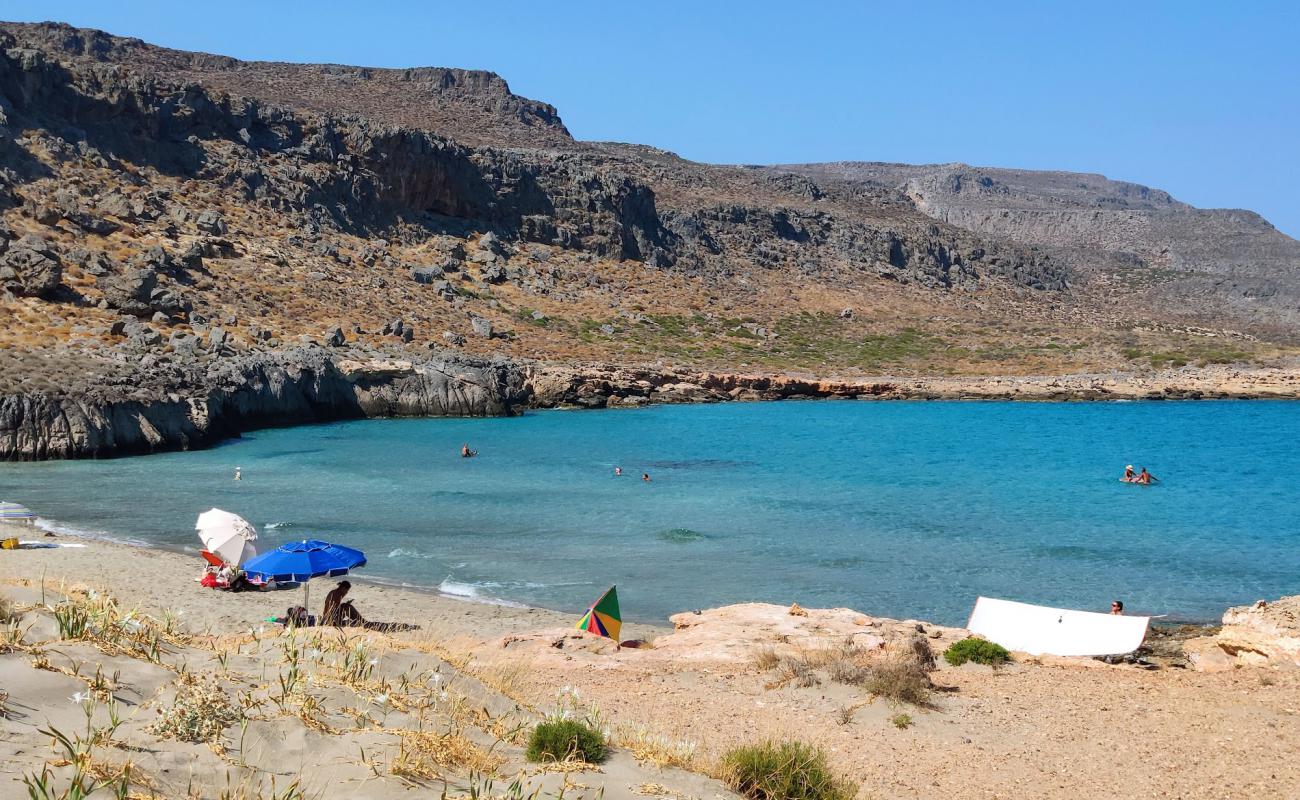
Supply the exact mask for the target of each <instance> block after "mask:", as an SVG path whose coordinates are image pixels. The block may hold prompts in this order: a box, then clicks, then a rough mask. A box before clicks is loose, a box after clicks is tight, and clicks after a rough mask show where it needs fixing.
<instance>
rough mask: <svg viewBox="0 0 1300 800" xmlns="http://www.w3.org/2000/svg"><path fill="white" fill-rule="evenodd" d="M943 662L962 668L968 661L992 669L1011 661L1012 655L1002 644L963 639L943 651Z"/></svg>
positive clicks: (985, 640) (986, 640)
mask: <svg viewBox="0 0 1300 800" xmlns="http://www.w3.org/2000/svg"><path fill="white" fill-rule="evenodd" d="M943 660H944V661H947V662H948V663H949V664H952V665H953V666H954V667H960V666H961V665H962V664H965V663H966V662H967V661H974V662H975V663H976V664H985V665H988V666H990V667H996V666H998V665H999V664H1005V663H1007V662H1008V661H1010V660H1011V654H1010V653H1009V652H1007V649H1006V648H1005V647H1003V646H1002V645H1000V644H994V643H993V642H990V641H989V640H988V639H975V638H970V639H962V640H961V641H960V642H956V643H954V644H953V645H952V646H951V647H949V648H948V649H947V650H944V651H943Z"/></svg>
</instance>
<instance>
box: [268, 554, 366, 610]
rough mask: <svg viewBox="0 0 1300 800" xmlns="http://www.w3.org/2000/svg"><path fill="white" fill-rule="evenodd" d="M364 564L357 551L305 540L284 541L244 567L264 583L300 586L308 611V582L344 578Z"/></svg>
mask: <svg viewBox="0 0 1300 800" xmlns="http://www.w3.org/2000/svg"><path fill="white" fill-rule="evenodd" d="M365 565H366V554H365V553H363V552H361V551H360V550H354V549H352V548H351V547H344V546H343V545H341V544H330V543H329V542H322V541H321V540H319V539H304V540H302V541H300V542H287V543H285V544H282V545H280V546H279V547H277V548H275V549H274V550H269V551H267V552H265V553H262V554H261V555H260V556H256V557H254V558H252V559H249V560H248V561H247V562H246V563H245V564H244V572H245V573H246V574H248V575H249V576H250V577H252V578H256V579H259V580H263V581H276V582H277V583H287V582H290V581H293V582H296V583H301V584H302V585H303V594H302V604H303V607H304V608H308V609H310V606H308V605H307V602H308V599H309V597H310V596H309V595H308V594H307V587H308V581H310V580H311V579H312V578H327V577H334V576H336V575H346V574H347V573H348V570H352V569H356V568H357V567H364V566H365Z"/></svg>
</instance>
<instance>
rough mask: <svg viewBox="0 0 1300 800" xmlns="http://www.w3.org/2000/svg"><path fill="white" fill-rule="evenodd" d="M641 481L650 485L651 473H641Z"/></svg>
mask: <svg viewBox="0 0 1300 800" xmlns="http://www.w3.org/2000/svg"><path fill="white" fill-rule="evenodd" d="M641 480H643V481H645V482H646V483H649V482H650V473H648V472H642V473H641Z"/></svg>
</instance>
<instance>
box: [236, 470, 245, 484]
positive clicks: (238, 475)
mask: <svg viewBox="0 0 1300 800" xmlns="http://www.w3.org/2000/svg"><path fill="white" fill-rule="evenodd" d="M243 479H244V473H243V467H235V480H237V481H242V480H243Z"/></svg>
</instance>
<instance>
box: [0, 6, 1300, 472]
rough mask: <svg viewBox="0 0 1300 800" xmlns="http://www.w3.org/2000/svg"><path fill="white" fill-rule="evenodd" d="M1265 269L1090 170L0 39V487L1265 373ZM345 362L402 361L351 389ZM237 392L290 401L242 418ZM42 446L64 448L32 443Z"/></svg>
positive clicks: (1268, 312)
mask: <svg viewBox="0 0 1300 800" xmlns="http://www.w3.org/2000/svg"><path fill="white" fill-rule="evenodd" d="M1296 252H1297V243H1296V242H1295V241H1294V240H1291V239H1289V238H1287V237H1285V236H1283V235H1281V234H1280V233H1278V232H1276V231H1275V230H1273V229H1272V228H1271V227H1269V226H1268V225H1267V223H1265V222H1263V220H1261V219H1259V218H1258V217H1257V216H1255V215H1253V214H1250V213H1248V212H1219V211H1200V210H1197V209H1192V208H1190V207H1188V206H1185V205H1183V204H1180V203H1177V202H1176V201H1174V200H1173V199H1172V198H1170V197H1168V195H1166V194H1164V193H1162V192H1159V191H1156V190H1150V189H1146V188H1145V187H1139V186H1135V185H1132V184H1119V183H1115V182H1110V181H1106V180H1105V179H1104V178H1100V177H1098V176H1078V175H1068V174H1064V173H1030V172H1012V171H1006V170H984V169H974V168H969V167H963V166H960V165H950V166H944V167H908V166H902V165H882V164H829V165H802V166H784V167H746V166H721V165H707V164H698V163H693V162H689V161H686V160H684V159H681V158H679V157H677V156H675V155H673V154H672V153H668V152H665V151H662V150H656V149H654V148H650V147H644V146H637V145H628V144H614V143H593V142H579V141H575V140H574V139H573V138H572V137H571V136H570V134H569V132H568V131H567V130H566V129H565V127H564V125H563V123H562V121H561V120H560V117H559V115H558V113H557V112H556V110H555V109H554V108H553V107H551V106H549V105H546V104H545V103H541V102H537V101H534V100H529V99H527V98H522V97H519V96H517V95H514V94H513V93H511V92H510V91H509V88H508V86H507V85H506V83H505V81H504V80H502V79H501V78H499V77H498V76H496V75H492V74H490V73H483V72H470V71H465V70H456V69H444V68H424V67H422V68H413V69H408V70H390V69H372V68H365V67H343V66H336V65H294V64H279V63H269V62H241V61H238V60H235V59H232V58H228V57H225V56H216V55H208V54H202V53H185V52H180V51H175V50H168V49H164V48H159V47H154V46H152V45H148V44H146V43H144V42H141V41H139V40H136V39H124V38H120V37H115V36H111V35H109V34H106V33H103V32H100V31H91V30H78V29H74V28H71V27H68V26H66V25H59V24H39V25H28V24H12V23H3V24H0V315H2V316H3V317H4V319H5V323H6V324H5V325H3V326H0V365H2V366H3V367H4V368H3V369H0V408H3V409H5V412H4V413H3V414H0V442H2V441H9V442H18V441H20V440H21V441H24V442H27V443H28V444H26V445H23V446H18V445H13V446H11V447H9V448H8V449H5V450H3V451H0V454H3V455H5V456H7V457H16V456H17V457H34V456H38V455H42V454H45V455H61V454H62V455H89V454H106V453H111V452H119V451H122V450H129V449H134V450H138V449H148V448H150V447H155V446H187V445H191V444H197V443H202V442H203V441H207V440H209V439H210V438H212V437H213V436H216V435H223V434H225V433H229V432H231V431H234V430H238V429H239V427H240V425H242V424H268V423H274V422H288V421H294V420H295V419H306V418H323V417H329V416H346V415H356V414H376V413H507V412H509V411H511V410H512V409H515V408H517V407H519V406H521V405H523V404H527V403H528V402H534V399H535V398H537V397H541V396H547V397H552V398H555V397H561V398H567V397H576V396H577V395H576V394H575V392H576V391H577V390H576V389H574V388H573V387H572V386H571V387H569V388H568V389H565V388H563V387H561V388H559V389H556V388H555V387H554V386H552V387H551V388H550V389H548V390H546V391H538V388H537V387H536V386H531V385H529V384H528V381H529V380H530V378H529V376H530V375H537V374H542V373H546V374H548V375H552V376H553V375H554V371H553V369H551V367H553V366H554V365H556V364H559V365H578V366H575V367H574V374H575V375H577V374H591V371H592V369H596V371H597V372H599V371H600V370H601V369H605V367H615V368H616V367H618V366H620V365H621V366H632V367H636V369H633V370H630V371H622V372H620V371H618V370H617V369H614V371H613V373H611V374H618V375H627V376H633V375H634V376H636V377H635V378H630V380H635V381H639V382H644V383H646V386H650V387H654V388H656V389H657V388H659V387H662V386H671V385H675V384H678V383H683V381H684V379H683V375H684V374H689V373H690V372H691V371H692V370H694V371H695V372H705V371H710V370H711V371H714V372H726V373H745V374H748V375H751V376H753V375H771V374H778V373H780V374H787V375H788V374H795V375H801V376H805V378H807V377H818V378H828V377H842V378H847V379H854V378H858V377H863V376H872V375H881V374H901V375H913V376H915V375H925V374H966V375H994V374H1002V375H1008V374H1011V375H1016V374H1029V373H1039V374H1044V373H1046V374H1066V373H1081V372H1090V371H1099V370H1113V369H1116V368H1120V369H1126V370H1134V369H1137V370H1150V369H1156V368H1167V367H1179V366H1183V365H1197V364H1200V365H1206V364H1226V363H1236V362H1257V363H1260V364H1263V365H1266V366H1267V365H1270V364H1278V363H1282V362H1286V361H1287V359H1289V358H1291V357H1292V356H1293V354H1294V350H1293V349H1292V348H1293V345H1294V343H1295V342H1296V340H1297V335H1298V332H1300V320H1297V314H1298V313H1300V311H1298V310H1297V308H1298V306H1297V297H1300V293H1298V292H1297V280H1298V279H1297V275H1298V274H1300V267H1298V265H1300V259H1297V256H1296ZM303 345H309V346H323V347H325V348H328V352H329V353H330V354H331V355H329V356H328V360H329V361H330V363H329V364H328V365H327V364H317V363H315V362H313V363H310V364H307V365H304V364H303V363H302V361H301V357H300V356H297V355H293V354H292V352H291V351H292V349H293V348H296V347H300V346H303ZM312 352H317V351H315V350H313V351H312ZM313 358H315V356H313ZM349 359H351V360H352V361H355V362H358V363H360V362H365V363H371V362H375V361H380V362H382V361H383V360H384V359H396V360H398V361H401V362H403V363H407V364H408V365H409V364H415V365H418V366H417V367H409V366H408V367H404V368H402V369H400V370H398V371H397V372H398V373H400V374H387V373H385V371H384V370H382V369H380V370H379V372H378V373H374V372H373V371H370V372H367V371H366V370H362V371H361V373H358V374H363V375H364V376H365V377H364V379H363V380H362V382H361V384H360V385H361V389H357V386H358V384H357V383H356V382H355V381H354V382H347V380H346V378H345V377H340V376H342V375H344V373H345V372H346V370H343V369H341V368H340V366H339V365H340V363H341V362H342V361H345V360H349ZM538 364H543V365H546V364H549V365H551V367H546V368H545V369H543V368H540V367H537V365H538ZM596 365H604V366H603V367H597V366H596ZM412 369H414V370H415V372H417V373H418V374H419V375H433V374H443V375H446V374H457V375H461V376H462V377H464V376H465V375H469V376H470V377H468V378H465V379H464V381H462V383H460V384H458V383H455V382H452V383H450V384H448V383H447V382H446V381H443V380H442V379H441V378H437V379H436V380H435V382H434V384H428V383H427V382H426V381H425V379H424V378H412V373H411V372H410V370H412ZM267 370H270V371H271V372H272V373H274V374H277V375H278V374H280V372H283V373H284V374H285V375H288V376H289V378H286V379H285V380H283V381H281V380H280V379H279V378H277V379H275V381H278V382H279V383H284V384H285V385H289V384H292V385H293V387H296V388H293V389H292V391H286V392H280V393H275V392H272V393H270V394H267V393H264V392H262V391H261V390H260V389H259V388H258V387H259V386H261V385H262V383H264V382H265V380H266V378H265V376H266V375H267V374H268V373H267ZM277 370H278V371H279V372H277ZM467 370H468V372H466V371H467ZM483 370H487V372H483ZM502 370H504V372H502ZM683 371H685V372H683ZM321 376H324V377H323V378H322V377H321ZM300 379H301V380H302V381H305V383H302V384H300V383H298V381H299V380H300ZM458 380H459V379H458ZM575 380H578V381H579V383H581V380H579V379H577V378H575ZM582 380H585V379H582ZM602 380H603V379H602ZM339 381H344V382H345V383H347V386H343V384H341V383H339ZM465 381H467V382H465ZM685 382H686V383H690V382H689V381H685ZM608 383H609V382H608V381H604V385H603V386H602V387H601V388H599V389H598V390H595V392H594V393H595V394H596V395H598V396H602V397H604V396H609V395H611V394H619V393H621V394H623V395H629V394H630V395H631V396H634V397H646V396H649V395H650V394H654V392H651V391H650V390H648V389H647V388H646V386H639V384H638V386H639V388H638V387H631V389H630V390H629V389H628V387H622V388H620V387H612V386H610V385H608ZM700 383H701V384H702V385H715V384H716V385H719V386H723V385H725V386H731V387H733V388H743V387H744V386H755V385H759V384H760V383H761V380H759V379H758V378H752V377H751V378H746V379H744V380H743V381H740V382H739V383H734V382H732V383H728V382H727V381H722V382H720V383H719V382H717V381H714V382H713V383H710V380H706V379H704V378H701V379H700ZM798 383H799V382H798V381H796V382H795V384H798ZM399 384H400V385H399ZM795 384H785V383H783V384H781V385H783V386H784V385H795ZM805 384H807V381H806V380H805V381H804V382H803V384H799V385H805ZM381 385H382V387H383V388H376V387H380V386H381ZM576 385H578V384H577V383H575V384H574V386H576ZM583 385H585V384H583ZM692 385H693V384H692ZM472 386H479V387H484V386H486V387H490V388H489V389H487V390H485V393H480V392H478V391H477V390H473V389H471V388H469V387H472ZM449 387H450V388H449ZM245 388H247V389H248V391H244V389H245ZM371 389H374V391H371ZM461 392H468V394H465V395H463V396H462V395H458V393H461ZM828 392H829V393H835V392H834V391H831V390H828ZM788 393H794V394H798V393H800V392H799V391H797V390H794V389H791V390H790V391H789V392H788ZM660 394H663V393H660ZM667 394H670V395H671V394H672V393H671V392H669V393H667ZM686 394H687V395H688V396H689V394H690V393H689V392H687V393H686ZM867 394H871V392H867ZM471 396H472V397H471ZM248 397H253V398H256V401H255V402H251V403H246V402H245V401H244V400H241V399H239V398H248ZM304 397H305V398H307V400H306V401H304V400H303V398H304ZM412 397H418V398H420V399H415V400H412V399H411V398H412ZM268 398H269V399H268ZM295 398H296V399H295ZM401 398H406V399H401ZM466 398H470V399H466ZM87 403H88V404H89V405H88V406H87V405H86V404H87ZM168 403H169V404H172V405H174V406H177V407H180V406H184V409H182V410H183V412H184V413H183V414H181V416H182V417H184V420H182V419H180V417H175V416H171V417H166V419H167V420H171V422H166V421H164V427H166V426H167V425H172V428H173V429H174V430H173V431H172V433H170V434H167V435H159V436H155V435H154V433H151V432H150V431H149V430H148V428H149V426H150V425H153V423H152V422H149V417H148V414H142V409H149V408H153V407H154V406H155V405H157V404H168ZM115 404H116V405H115ZM131 404H135V405H131ZM196 409H197V411H196ZM213 409H215V411H213V412H212V414H215V415H216V416H217V417H220V418H221V420H223V421H222V422H221V424H214V423H213V422H212V421H211V419H210V417H211V416H212V414H209V413H208V412H209V410H213ZM69 414H70V415H71V417H69V416H68V415H69ZM133 415H134V416H133ZM71 418H76V419H78V420H86V421H87V422H84V423H83V422H78V423H76V425H77V426H79V427H78V430H87V431H91V433H89V434H86V435H79V437H72V439H75V440H76V441H75V442H73V444H69V445H66V446H65V445H64V444H61V443H62V442H65V441H72V439H68V437H64V436H62V434H60V433H59V431H57V430H54V428H57V426H58V425H63V426H64V427H65V428H67V427H68V426H70V425H72V423H70V422H68V421H67V420H68V419H71ZM128 418H129V419H134V420H136V421H135V422H132V423H131V424H130V425H126V423H123V422H121V420H123V419H128ZM140 419H144V420H145V423H146V424H138V423H139V420H140ZM60 420H63V421H62V422H60ZM99 420H109V421H110V422H108V423H105V426H104V427H103V428H102V430H101V428H100V427H97V426H99V425H100V423H99ZM113 420H117V422H112V421H113ZM195 420H197V422H196V421H195ZM241 420H243V422H241ZM173 423H174V424H173ZM124 425H126V428H130V430H129V431H127V430H126V428H124V427H123V426H124ZM24 426H27V427H24ZM31 426H35V428H32V427H31ZM52 426H53V427H52ZM154 427H157V426H156V425H154ZM191 428H192V429H193V430H191ZM33 430H35V433H33ZM24 431H25V432H24ZM96 431H99V432H96ZM105 431H107V433H105ZM194 431H201V432H202V433H201V434H200V435H196V434H195V433H194ZM114 432H120V433H122V436H123V438H122V439H121V440H120V441H118V440H117V439H115V438H114ZM41 442H44V443H45V444H33V443H41ZM51 443H52V444H51Z"/></svg>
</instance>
